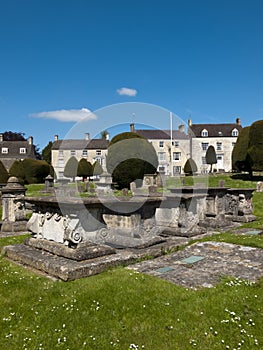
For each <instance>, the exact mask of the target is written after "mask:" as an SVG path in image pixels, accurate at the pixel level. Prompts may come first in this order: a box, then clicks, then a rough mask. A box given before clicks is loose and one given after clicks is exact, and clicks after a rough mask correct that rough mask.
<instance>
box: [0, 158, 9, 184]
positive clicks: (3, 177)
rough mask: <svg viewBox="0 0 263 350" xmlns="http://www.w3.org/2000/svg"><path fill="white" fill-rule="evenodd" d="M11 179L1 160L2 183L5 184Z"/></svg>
mask: <svg viewBox="0 0 263 350" xmlns="http://www.w3.org/2000/svg"><path fill="white" fill-rule="evenodd" d="M8 178H9V175H8V172H7V170H6V168H5V166H4V164H3V163H2V162H1V160H0V183H1V184H5V183H7V180H8Z"/></svg>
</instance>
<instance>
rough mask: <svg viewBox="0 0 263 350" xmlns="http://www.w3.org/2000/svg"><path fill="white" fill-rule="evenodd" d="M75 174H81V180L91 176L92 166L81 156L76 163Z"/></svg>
mask: <svg viewBox="0 0 263 350" xmlns="http://www.w3.org/2000/svg"><path fill="white" fill-rule="evenodd" d="M77 175H78V176H82V177H83V180H84V179H85V178H87V177H89V178H90V177H91V176H92V175H93V166H92V164H91V163H90V162H88V161H87V159H85V158H81V159H80V161H79V163H78V169H77Z"/></svg>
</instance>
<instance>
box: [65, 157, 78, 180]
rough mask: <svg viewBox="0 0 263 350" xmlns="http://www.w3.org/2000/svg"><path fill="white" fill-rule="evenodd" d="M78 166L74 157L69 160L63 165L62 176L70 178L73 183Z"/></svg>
mask: <svg viewBox="0 0 263 350" xmlns="http://www.w3.org/2000/svg"><path fill="white" fill-rule="evenodd" d="M78 165H79V163H78V161H77V159H76V158H75V157H71V158H69V160H68V161H67V163H66V165H65V169H64V176H66V177H71V178H72V179H73V181H74V180H75V177H76V176H77V171H78Z"/></svg>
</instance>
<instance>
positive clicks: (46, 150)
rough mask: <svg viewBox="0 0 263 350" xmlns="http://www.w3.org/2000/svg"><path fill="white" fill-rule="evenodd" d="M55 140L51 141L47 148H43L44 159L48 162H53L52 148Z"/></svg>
mask: <svg viewBox="0 0 263 350" xmlns="http://www.w3.org/2000/svg"><path fill="white" fill-rule="evenodd" d="M52 145H53V142H52V141H49V143H48V144H47V145H46V147H45V148H43V150H42V159H43V160H45V161H46V162H47V163H48V164H51V148H52Z"/></svg>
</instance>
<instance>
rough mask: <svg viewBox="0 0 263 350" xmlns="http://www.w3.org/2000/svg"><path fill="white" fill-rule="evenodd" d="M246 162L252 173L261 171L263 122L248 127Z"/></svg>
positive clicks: (262, 167) (262, 161)
mask: <svg viewBox="0 0 263 350" xmlns="http://www.w3.org/2000/svg"><path fill="white" fill-rule="evenodd" d="M247 153H248V162H249V165H250V167H251V169H252V170H253V171H263V120H258V121H256V122H255V123H253V124H252V125H251V126H250V130H249V143H248V152H247Z"/></svg>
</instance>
